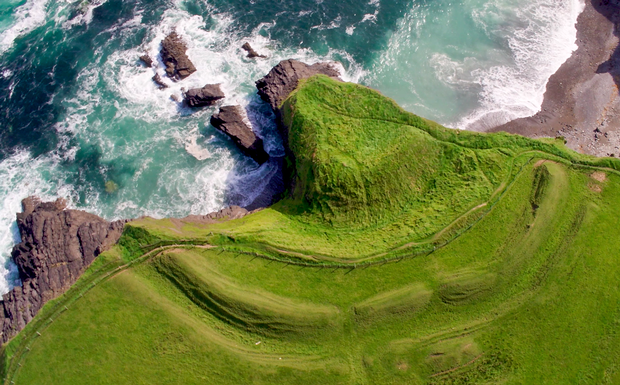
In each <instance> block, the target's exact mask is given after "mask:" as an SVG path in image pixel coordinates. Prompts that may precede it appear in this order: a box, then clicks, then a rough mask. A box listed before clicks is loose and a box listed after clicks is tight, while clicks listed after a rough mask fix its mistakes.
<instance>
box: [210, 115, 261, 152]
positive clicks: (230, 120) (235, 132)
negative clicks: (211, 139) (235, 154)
mask: <svg viewBox="0 0 620 385" xmlns="http://www.w3.org/2000/svg"><path fill="white" fill-rule="evenodd" d="M211 124H212V125H213V126H214V127H215V128H217V129H218V130H220V131H222V132H224V133H225V134H226V135H228V136H230V137H231V138H232V140H233V142H235V144H236V145H237V146H238V147H239V148H240V149H241V151H242V152H243V153H244V154H246V155H248V156H249V157H251V158H252V159H254V160H255V161H256V162H257V163H258V164H263V163H265V162H266V161H267V160H269V155H268V154H267V152H265V149H264V147H263V140H262V139H261V138H259V137H257V136H256V134H254V132H253V131H252V128H251V127H250V126H248V125H247V124H246V123H245V121H244V111H243V108H242V107H241V106H224V107H222V108H220V112H219V113H217V114H215V115H213V116H212V117H211Z"/></svg>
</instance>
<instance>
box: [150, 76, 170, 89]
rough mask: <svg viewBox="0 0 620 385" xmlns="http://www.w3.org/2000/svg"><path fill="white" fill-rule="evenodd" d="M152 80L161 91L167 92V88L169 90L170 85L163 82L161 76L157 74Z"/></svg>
mask: <svg viewBox="0 0 620 385" xmlns="http://www.w3.org/2000/svg"><path fill="white" fill-rule="evenodd" d="M152 79H153V82H155V84H157V88H159V89H160V90H165V89H166V88H168V85H167V84H166V83H164V81H163V80H162V78H161V76H159V74H155V76H153V77H152Z"/></svg>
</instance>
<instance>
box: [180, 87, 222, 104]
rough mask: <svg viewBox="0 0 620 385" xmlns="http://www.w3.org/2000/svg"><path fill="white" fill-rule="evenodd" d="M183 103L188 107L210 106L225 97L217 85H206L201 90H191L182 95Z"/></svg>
mask: <svg viewBox="0 0 620 385" xmlns="http://www.w3.org/2000/svg"><path fill="white" fill-rule="evenodd" d="M183 97H184V98H185V103H187V105H188V106H190V107H202V106H212V105H214V104H215V103H216V102H217V101H218V100H221V99H224V98H225V97H226V95H224V92H222V89H221V88H220V85H219V84H207V85H205V86H204V87H202V88H192V89H191V90H189V91H187V92H185V93H184V94H183Z"/></svg>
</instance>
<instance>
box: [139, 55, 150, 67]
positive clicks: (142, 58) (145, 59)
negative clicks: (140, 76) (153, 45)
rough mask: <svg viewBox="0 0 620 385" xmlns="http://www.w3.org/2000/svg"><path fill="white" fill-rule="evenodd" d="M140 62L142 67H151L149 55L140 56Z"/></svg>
mask: <svg viewBox="0 0 620 385" xmlns="http://www.w3.org/2000/svg"><path fill="white" fill-rule="evenodd" d="M140 61H142V63H144V65H145V66H147V67H152V66H153V59H151V57H150V56H149V55H146V54H145V55H142V56H140Z"/></svg>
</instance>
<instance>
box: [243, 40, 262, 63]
mask: <svg viewBox="0 0 620 385" xmlns="http://www.w3.org/2000/svg"><path fill="white" fill-rule="evenodd" d="M241 48H242V49H243V50H244V51H246V52H247V53H248V55H247V57H249V58H250V59H252V58H255V57H260V58H263V59H264V58H266V57H267V56H265V55H260V54H259V53H258V52H256V51H254V48H252V46H251V45H250V43H245V44H243V45H242V46H241Z"/></svg>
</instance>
